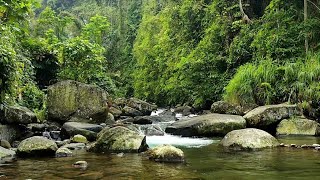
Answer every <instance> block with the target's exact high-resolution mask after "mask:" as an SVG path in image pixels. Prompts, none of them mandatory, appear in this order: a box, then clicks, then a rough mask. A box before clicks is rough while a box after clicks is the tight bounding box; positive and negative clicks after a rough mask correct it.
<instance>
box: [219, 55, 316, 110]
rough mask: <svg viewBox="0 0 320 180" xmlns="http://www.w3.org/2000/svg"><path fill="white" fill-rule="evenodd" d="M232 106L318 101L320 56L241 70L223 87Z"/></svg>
mask: <svg viewBox="0 0 320 180" xmlns="http://www.w3.org/2000/svg"><path fill="white" fill-rule="evenodd" d="M224 99H225V100H226V101H228V102H230V103H233V104H240V105H245V104H257V105H266V104H277V103H283V102H290V103H298V102H303V101H318V100H320V54H315V55H313V56H309V57H308V58H307V59H306V60H299V61H297V62H295V63H286V64H285V65H277V64H276V63H274V62H273V61H272V60H265V61H261V62H259V63H258V64H252V63H249V64H246V65H244V66H241V67H240V68H239V69H238V71H237V73H236V74H235V76H234V77H233V79H232V80H231V81H230V82H229V84H228V85H227V86H226V87H225V93H224Z"/></svg>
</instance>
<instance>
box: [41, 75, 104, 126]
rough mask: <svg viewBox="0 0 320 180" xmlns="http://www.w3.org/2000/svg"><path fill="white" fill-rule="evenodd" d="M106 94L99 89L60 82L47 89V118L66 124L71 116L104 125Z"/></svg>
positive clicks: (80, 84) (69, 82)
mask: <svg viewBox="0 0 320 180" xmlns="http://www.w3.org/2000/svg"><path fill="white" fill-rule="evenodd" d="M107 96H108V94H107V93H106V92H105V91H104V90H103V89H101V88H99V87H97V86H94V85H88V84H83V83H79V82H76V81H62V82H59V83H56V84H54V85H52V86H49V87H48V105H47V108H48V118H49V120H57V121H60V122H61V121H62V122H66V121H68V120H69V119H70V118H71V117H72V116H74V117H80V118H83V119H86V120H87V121H88V122H91V123H92V122H97V123H104V122H105V120H106V119H107V115H108V107H107Z"/></svg>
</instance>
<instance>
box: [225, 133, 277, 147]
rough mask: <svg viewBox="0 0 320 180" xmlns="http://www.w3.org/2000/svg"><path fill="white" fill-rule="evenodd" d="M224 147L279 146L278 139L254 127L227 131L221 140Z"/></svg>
mask: <svg viewBox="0 0 320 180" xmlns="http://www.w3.org/2000/svg"><path fill="white" fill-rule="evenodd" d="M221 144H222V145H223V146H224V147H227V148H231V149H235V150H250V149H260V148H267V147H276V146H279V142H278V140H277V139H276V138H275V137H273V136H272V135H270V134H269V133H267V132H265V131H263V130H260V129H255V128H248V129H239V130H234V131H231V132H229V133H228V134H227V135H226V136H225V137H224V138H223V139H222V140H221Z"/></svg>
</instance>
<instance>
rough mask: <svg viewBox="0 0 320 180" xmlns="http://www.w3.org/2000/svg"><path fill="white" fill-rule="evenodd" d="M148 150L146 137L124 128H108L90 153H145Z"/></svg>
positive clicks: (100, 134)
mask: <svg viewBox="0 0 320 180" xmlns="http://www.w3.org/2000/svg"><path fill="white" fill-rule="evenodd" d="M147 148H148V145H147V144H146V137H145V136H143V135H140V134H139V133H137V132H135V131H132V130H130V129H128V128H126V127H123V126H116V127H113V128H109V127H106V128H105V129H104V130H102V131H101V132H100V133H99V136H98V139H97V141H96V142H95V144H94V145H93V146H92V147H91V149H90V151H95V152H143V151H145V150H146V149H147Z"/></svg>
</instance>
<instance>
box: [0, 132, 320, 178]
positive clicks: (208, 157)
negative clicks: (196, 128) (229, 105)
mask: <svg viewBox="0 0 320 180" xmlns="http://www.w3.org/2000/svg"><path fill="white" fill-rule="evenodd" d="M174 138H176V137H174ZM158 140H159V139H158ZM194 140H195V139H189V140H186V139H181V141H182V142H183V141H193V143H191V142H189V144H188V145H187V146H183V144H182V143H180V148H181V149H182V150H183V151H184V152H185V156H186V163H184V164H164V163H155V162H152V161H149V160H148V159H146V157H145V156H143V155H141V154H124V155H119V154H94V153H86V152H83V151H80V152H76V153H75V156H74V157H68V158H33V159H18V160H17V161H15V162H12V163H7V164H4V165H1V167H0V179H50V180H51V179H148V180H149V179H159V180H160V179H161V180H164V179H176V180H178V179H237V180H239V179H246V180H247V179H316V178H317V177H320V161H319V159H320V151H319V152H318V151H315V150H312V149H296V148H287V147H286V148H285V147H281V148H280V147H279V148H273V149H264V150H260V151H249V152H233V151H227V150H225V149H223V148H221V147H220V146H219V139H217V138H215V139H213V140H212V144H210V145H208V144H203V143H207V141H206V140H205V139H201V140H199V141H201V143H198V144H197V143H196V142H197V141H194ZM279 141H280V142H284V143H287V144H290V143H296V144H300V145H301V144H313V143H319V142H320V139H319V138H316V137H289V138H288V137H286V138H280V139H279ZM168 142H169V141H168ZM190 143H191V144H195V146H192V145H191V146H190ZM154 144H156V143H154ZM78 160H85V161H87V162H88V164H89V166H88V168H87V169H86V170H81V169H76V168H74V167H72V164H73V163H74V162H76V161H78Z"/></svg>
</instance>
